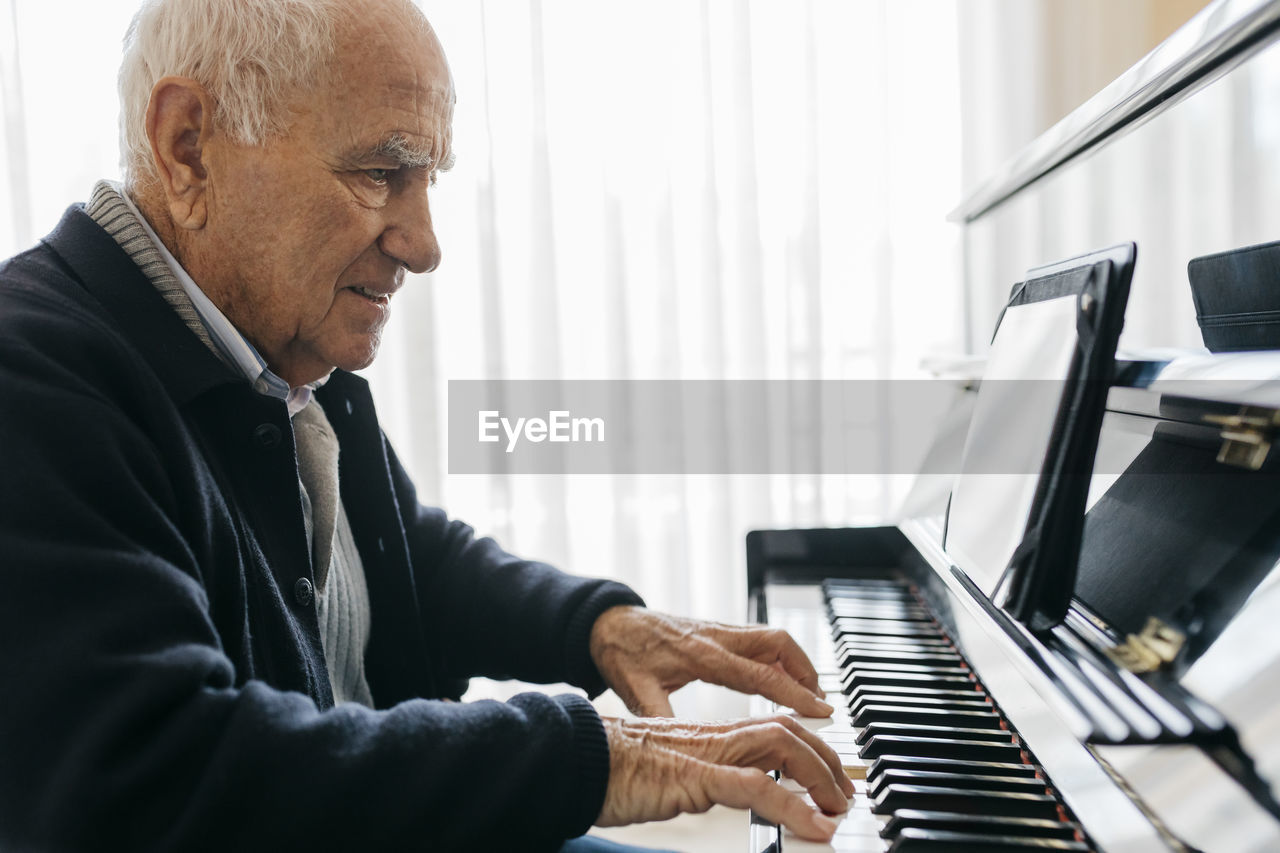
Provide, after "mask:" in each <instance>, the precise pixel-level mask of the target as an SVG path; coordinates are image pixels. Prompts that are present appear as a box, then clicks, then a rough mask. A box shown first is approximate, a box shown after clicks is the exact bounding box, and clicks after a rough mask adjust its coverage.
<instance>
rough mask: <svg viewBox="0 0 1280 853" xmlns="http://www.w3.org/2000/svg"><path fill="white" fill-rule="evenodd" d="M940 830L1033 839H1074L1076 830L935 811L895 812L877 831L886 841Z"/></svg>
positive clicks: (1057, 823)
mask: <svg viewBox="0 0 1280 853" xmlns="http://www.w3.org/2000/svg"><path fill="white" fill-rule="evenodd" d="M908 827H913V828H916V829H944V830H950V831H952V832H977V833H983V834H988V835H1021V836H1032V837H1036V838H1061V839H1063V840H1066V841H1072V840H1075V839H1076V833H1077V832H1078V831H1079V829H1080V828H1079V827H1078V826H1077V825H1076V824H1074V823H1069V822H1067V821H1061V820H1049V819H1047V818H1035V817H1000V816H999V815H976V814H962V813H960V812H936V811H925V810H922V809H899V810H898V811H896V812H894V813H893V814H892V815H891V816H890V817H889V821H888V822H887V823H886V824H885V825H884V829H883V830H881V832H882V834H883V835H884V836H885V837H886V838H894V837H896V836H898V835H899V834H900V833H901V832H902V830H904V829H906V828H908Z"/></svg>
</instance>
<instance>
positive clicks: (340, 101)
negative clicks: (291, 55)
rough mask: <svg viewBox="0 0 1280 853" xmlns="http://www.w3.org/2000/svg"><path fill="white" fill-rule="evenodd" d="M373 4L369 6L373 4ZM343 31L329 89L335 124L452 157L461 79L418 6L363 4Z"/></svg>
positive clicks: (393, 0) (395, 1)
mask: <svg viewBox="0 0 1280 853" xmlns="http://www.w3.org/2000/svg"><path fill="white" fill-rule="evenodd" d="M366 4H367V5H366ZM360 6H361V9H362V14H360V15H357V16H352V17H351V18H349V19H348V21H347V23H346V25H345V26H342V27H341V28H340V29H339V32H338V34H337V42H336V44H335V56H334V62H333V65H332V67H331V69H330V75H329V80H328V81H327V82H328V85H327V86H322V88H325V89H328V90H329V94H330V96H331V103H330V106H329V108H330V109H331V110H333V111H334V115H333V118H334V119H336V120H338V121H341V122H342V123H344V124H347V125H349V126H350V131H351V132H357V131H358V132H359V133H360V134H361V135H368V134H378V135H380V136H387V135H388V134H397V135H399V136H400V137H401V138H403V139H405V140H408V141H410V142H414V141H416V143H417V144H418V145H419V146H421V145H427V146H429V147H430V149H431V150H430V152H429V153H430V156H431V159H432V160H433V162H435V163H436V164H440V163H443V162H444V161H446V160H447V159H448V158H449V157H450V155H451V153H452V128H453V108H454V103H455V101H456V100H457V98H456V95H455V92H454V87H453V75H452V73H451V72H450V70H449V63H448V61H447V60H446V59H445V55H444V49H443V47H442V46H441V45H440V41H439V39H438V38H437V37H436V34H435V32H434V30H432V28H431V26H430V25H429V24H428V23H427V21H426V19H425V18H423V17H422V13H421V12H419V11H418V10H417V8H415V7H413V6H412V5H411V4H407V3H401V2H399V0H386V2H378V0H374V2H373V3H369V2H368V0H361V3H360Z"/></svg>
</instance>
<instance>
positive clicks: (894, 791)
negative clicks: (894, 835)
mask: <svg viewBox="0 0 1280 853" xmlns="http://www.w3.org/2000/svg"><path fill="white" fill-rule="evenodd" d="M1058 808H1059V806H1058V801H1057V800H1055V799H1054V798H1053V797H1051V796H1049V795H1047V794H1023V793H1015V792H1009V791H975V790H965V789H962V788H934V787H931V786H928V785H900V784H892V785H886V786H885V787H884V788H883V789H881V791H880V793H879V794H877V795H876V796H875V797H873V798H871V812H872V813H873V814H879V815H889V814H893V813H894V812H896V811H897V810H898V809H923V810H927V811H940V812H962V813H964V814H988V815H1002V816H1005V817H1037V818H1042V819H1044V820H1051V819H1053V818H1056V817H1057V816H1058Z"/></svg>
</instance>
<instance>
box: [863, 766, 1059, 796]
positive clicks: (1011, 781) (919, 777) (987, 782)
mask: <svg viewBox="0 0 1280 853" xmlns="http://www.w3.org/2000/svg"><path fill="white" fill-rule="evenodd" d="M895 784H896V785H927V786H929V787H939V788H960V789H962V790H965V791H1015V792H1018V793H1022V794H1044V793H1046V791H1047V790H1048V785H1046V784H1045V781H1044V780H1043V779H1034V778H1032V779H1027V778H1019V777H1017V776H984V775H981V774H977V773H939V772H938V771H936V770H886V771H884V772H883V773H881V774H880V775H879V776H877V777H876V780H875V782H868V783H867V796H869V797H875V796H877V795H878V794H879V793H880V792H881V791H882V790H884V788H885V786H886V785H895Z"/></svg>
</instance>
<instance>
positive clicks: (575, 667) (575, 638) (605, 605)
mask: <svg viewBox="0 0 1280 853" xmlns="http://www.w3.org/2000/svg"><path fill="white" fill-rule="evenodd" d="M627 606H631V607H644V599H642V598H641V597H640V596H639V595H637V594H636V593H635V591H634V590H632V589H631V588H630V587H628V586H625V585H623V584H620V583H616V582H614V581H604V582H602V583H601V584H600V586H598V587H597V588H596V589H594V590H593V591H592V592H591V594H590V595H588V596H587V597H586V599H584V600H583V602H582V604H580V605H579V606H578V607H577V609H576V610H575V611H574V613H573V615H572V616H571V617H570V619H569V624H568V627H567V629H566V632H565V644H566V649H565V652H566V660H567V661H568V662H569V666H568V670H569V678H568V681H569V683H570V684H573V685H575V686H577V687H581V688H582V689H584V690H586V691H587V695H588V696H589V697H591V698H593V699H594V698H595V697H596V696H599V695H600V694H601V693H603V692H604V691H605V690H606V689H607V688H608V685H607V684H606V683H605V681H604V678H603V677H602V676H601V674H600V670H599V669H598V668H597V667H596V662H595V658H594V657H592V654H591V640H592V634H593V632H594V629H595V626H596V623H597V622H598V621H599V619H600V617H601V616H603V615H604V613H605V612H606V611H608V610H611V609H613V608H615V607H627Z"/></svg>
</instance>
